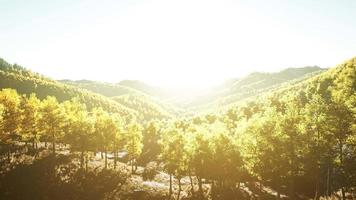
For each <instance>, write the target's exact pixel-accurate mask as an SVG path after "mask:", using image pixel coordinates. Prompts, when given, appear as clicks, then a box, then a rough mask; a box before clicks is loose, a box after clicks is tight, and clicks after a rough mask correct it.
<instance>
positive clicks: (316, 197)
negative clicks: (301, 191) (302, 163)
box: [314, 177, 320, 200]
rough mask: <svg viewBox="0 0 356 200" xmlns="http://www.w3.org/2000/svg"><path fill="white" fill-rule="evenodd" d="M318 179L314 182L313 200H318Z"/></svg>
mask: <svg viewBox="0 0 356 200" xmlns="http://www.w3.org/2000/svg"><path fill="white" fill-rule="evenodd" d="M319 198H320V194H319V177H318V178H317V179H316V180H315V193H314V200H319Z"/></svg>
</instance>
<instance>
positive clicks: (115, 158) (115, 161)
mask: <svg viewBox="0 0 356 200" xmlns="http://www.w3.org/2000/svg"><path fill="white" fill-rule="evenodd" d="M116 165H117V152H116V151H115V150H114V169H116Z"/></svg>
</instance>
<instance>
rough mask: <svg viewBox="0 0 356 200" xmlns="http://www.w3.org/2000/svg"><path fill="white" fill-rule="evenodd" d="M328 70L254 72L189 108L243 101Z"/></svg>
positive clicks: (301, 69)
mask: <svg viewBox="0 0 356 200" xmlns="http://www.w3.org/2000/svg"><path fill="white" fill-rule="evenodd" d="M325 70H326V69H323V68H320V67H317V66H312V67H302V68H287V69H285V70H282V71H280V72H276V73H262V72H254V73H251V74H249V75H248V76H246V77H243V78H241V79H231V80H228V81H226V82H225V83H223V84H222V85H220V86H218V87H216V88H215V92H212V93H210V94H208V95H206V96H200V97H199V98H197V100H196V101H193V102H190V104H189V106H196V107H197V108H198V109H204V108H205V107H209V108H212V107H214V108H217V107H222V106H226V105H229V104H231V103H234V102H237V101H240V100H243V99H245V98H248V97H251V96H254V95H256V94H260V93H262V92H266V91H269V90H271V89H274V88H278V87H281V86H282V85H283V84H288V83H295V82H299V81H302V80H305V79H307V78H309V77H312V76H314V75H316V74H319V73H321V72H323V71H325Z"/></svg>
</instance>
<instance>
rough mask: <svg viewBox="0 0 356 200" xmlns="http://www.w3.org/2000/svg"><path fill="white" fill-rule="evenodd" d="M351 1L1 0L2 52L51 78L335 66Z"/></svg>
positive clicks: (349, 25) (190, 75)
mask: <svg viewBox="0 0 356 200" xmlns="http://www.w3.org/2000/svg"><path fill="white" fill-rule="evenodd" d="M355 9H356V2H354V1H347V0H344V1H312V2H310V1H306V0H303V1H298V2H292V1H278V0H274V1H268V2H261V1H179V2H175V1H174V2H173V1H156V0H155V1H120V2H117V1H106V2H104V3H103V2H101V3H98V2H95V1H75V2H74V1H61V2H49V1H27V2H22V1H4V2H2V5H1V6H0V28H1V30H2V31H1V32H0V44H1V46H2V48H1V49H0V57H2V58H4V59H5V60H7V61H9V62H11V63H18V64H20V65H22V66H24V67H26V68H29V69H31V70H32V71H35V72H38V73H41V74H44V75H45V76H48V77H50V78H53V79H57V80H58V79H71V80H82V79H86V80H95V81H102V82H119V81H121V80H140V81H143V82H145V83H147V84H149V85H153V86H158V87H165V88H187V87H192V88H209V87H213V86H216V85H218V84H220V83H222V82H223V81H225V80H228V79H231V78H240V77H243V76H245V75H247V74H249V73H252V72H256V71H258V72H277V71H280V70H282V69H285V68H289V67H304V66H314V65H317V66H320V67H323V68H325V67H332V66H335V65H336V64H339V63H341V62H343V61H345V60H347V59H349V58H351V57H353V56H355V53H356V52H355V49H356V39H355V37H354V35H356V22H355V21H354V19H355V18H356V13H355V12H353V11H354V10H355Z"/></svg>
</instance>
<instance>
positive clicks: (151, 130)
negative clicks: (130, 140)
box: [140, 121, 162, 164]
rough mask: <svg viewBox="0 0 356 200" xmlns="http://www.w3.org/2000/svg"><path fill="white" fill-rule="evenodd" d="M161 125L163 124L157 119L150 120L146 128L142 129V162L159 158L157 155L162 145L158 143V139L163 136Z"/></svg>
mask: <svg viewBox="0 0 356 200" xmlns="http://www.w3.org/2000/svg"><path fill="white" fill-rule="evenodd" d="M161 126H162V125H161V124H160V123H159V122H157V121H150V122H148V123H147V124H146V126H145V128H144V130H143V131H142V135H143V140H142V144H143V148H142V156H141V157H140V162H142V163H143V164H145V163H148V162H150V161H154V160H157V157H158V155H159V153H160V145H159V144H158V141H159V140H160V137H161V135H160V127H161Z"/></svg>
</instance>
